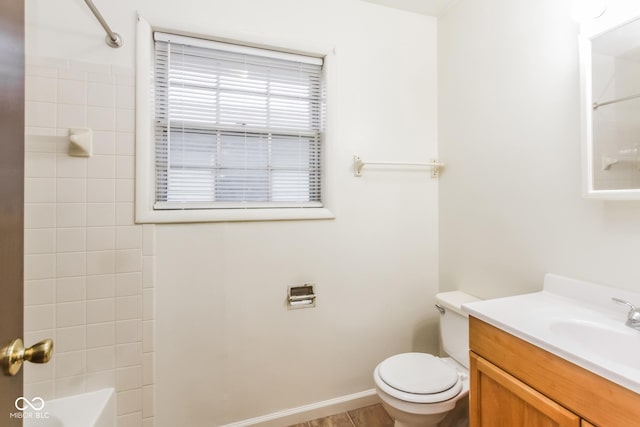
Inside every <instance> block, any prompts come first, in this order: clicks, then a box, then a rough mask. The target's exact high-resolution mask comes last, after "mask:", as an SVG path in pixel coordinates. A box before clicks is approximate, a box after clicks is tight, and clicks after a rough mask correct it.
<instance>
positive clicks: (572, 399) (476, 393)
mask: <svg viewBox="0 0 640 427" xmlns="http://www.w3.org/2000/svg"><path fill="white" fill-rule="evenodd" d="M469 341H470V342H469V344H470V349H471V353H470V362H471V364H470V381H471V383H470V392H469V399H470V414H469V420H470V427H516V426H517V427H596V426H597V427H631V426H640V395H639V394H637V393H634V392H632V391H630V390H628V389H626V388H624V387H622V386H619V385H617V384H615V383H613V382H611V381H609V380H607V379H604V378H602V377H600V376H598V375H596V374H594V373H592V372H590V371H587V370H586V369H583V368H581V367H579V366H577V365H574V364H573V363H571V362H568V361H566V360H565V359H562V358H560V357H558V356H555V355H553V354H551V353H549V352H547V351H546V350H543V349H541V348H539V347H537V346H535V345H532V344H529V343H528V342H526V341H523V340H521V339H519V338H516V337H515V336H513V335H511V334H509V333H507V332H504V331H502V330H501V329H498V328H496V327H494V326H491V325H489V324H488V323H485V322H483V321H481V320H479V319H477V318H474V317H469Z"/></svg>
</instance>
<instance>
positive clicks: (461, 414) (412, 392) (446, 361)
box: [373, 291, 477, 427]
mask: <svg viewBox="0 0 640 427" xmlns="http://www.w3.org/2000/svg"><path fill="white" fill-rule="evenodd" d="M436 300H437V302H438V304H437V307H438V309H439V310H440V312H441V319H440V334H441V336H442V342H443V347H444V350H445V351H446V352H447V353H448V354H449V355H450V356H451V357H437V356H434V355H431V354H428V353H402V354H397V355H394V356H391V357H389V358H387V359H385V360H384V361H382V362H380V363H379V364H378V366H376V368H375V370H374V373H373V379H374V382H375V387H376V392H377V394H378V397H379V398H380V400H381V401H382V405H383V406H384V408H385V409H386V410H387V412H388V413H389V415H390V416H391V417H392V418H393V419H394V420H395V424H394V426H395V427H435V426H437V425H438V423H440V422H441V421H442V420H444V419H445V417H446V418H447V423H446V424H447V425H456V426H467V425H468V411H467V409H466V408H467V405H466V404H465V405H458V403H459V401H461V400H463V399H468V395H469V357H468V350H469V348H468V347H469V346H468V339H469V328H468V324H467V322H468V319H467V315H466V314H465V313H464V312H463V311H462V307H461V306H462V304H464V303H467V302H472V301H477V298H475V297H473V296H471V295H467V294H464V293H462V292H459V291H455V292H445V293H441V294H438V295H436ZM463 403H465V402H463ZM456 407H460V408H463V410H456V411H454V409H455V408H456Z"/></svg>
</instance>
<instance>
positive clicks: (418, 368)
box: [378, 353, 459, 394]
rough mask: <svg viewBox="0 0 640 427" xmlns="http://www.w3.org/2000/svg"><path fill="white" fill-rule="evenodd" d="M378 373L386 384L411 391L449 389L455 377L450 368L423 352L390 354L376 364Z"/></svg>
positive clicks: (456, 375)
mask: <svg viewBox="0 0 640 427" xmlns="http://www.w3.org/2000/svg"><path fill="white" fill-rule="evenodd" d="M378 374H379V376H380V379H382V381H384V382H385V383H386V384H388V385H389V386H391V387H393V388H395V389H396V390H400V391H403V392H405V393H412V394H434V393H440V392H443V391H445V390H449V389H450V388H451V387H453V386H454V385H456V383H457V382H458V378H459V377H458V373H457V372H456V370H455V369H454V368H453V367H451V366H449V365H447V364H446V363H444V362H443V361H442V360H440V359H439V358H437V357H435V356H433V355H431V354H425V353H403V354H397V355H395V356H391V357H390V358H388V359H386V360H385V361H384V362H382V363H381V364H380V365H379V367H378Z"/></svg>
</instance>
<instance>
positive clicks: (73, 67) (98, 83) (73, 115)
mask: <svg viewBox="0 0 640 427" xmlns="http://www.w3.org/2000/svg"><path fill="white" fill-rule="evenodd" d="M134 81H135V80H134V70H132V69H125V68H118V67H112V66H110V65H99V64H88V63H81V62H76V61H72V60H69V61H68V60H60V59H49V58H35V57H28V58H27V67H26V117H25V123H26V129H25V135H26V137H25V146H26V147H25V149H26V152H25V315H24V317H25V323H24V324H25V341H26V343H27V345H31V344H33V343H34V342H36V341H38V340H40V339H43V338H52V339H54V341H55V356H54V358H53V359H52V361H51V362H50V363H49V364H46V365H33V364H27V365H26V366H25V373H24V375H25V377H24V383H25V395H27V396H31V397H33V396H41V397H42V398H44V399H45V400H47V399H53V398H58V397H64V396H68V395H73V394H78V393H83V392H85V391H92V390H97V389H101V388H105V387H114V388H115V389H116V392H117V395H116V396H117V399H116V402H117V408H118V409H117V411H118V412H117V414H118V427H151V426H153V415H154V386H153V378H154V341H153V336H154V281H155V279H154V271H155V268H154V262H155V257H154V254H155V242H154V230H153V226H152V225H144V226H141V225H136V224H134V216H133V202H134V164H135V161H134V160H135V157H134V154H135V134H134V122H135V119H134V118H135V104H134V100H135V96H134V93H135V88H134ZM70 128H88V129H91V130H92V132H93V155H92V156H91V157H89V158H80V157H70V156H69V155H68V154H67V147H68V134H69V129H70Z"/></svg>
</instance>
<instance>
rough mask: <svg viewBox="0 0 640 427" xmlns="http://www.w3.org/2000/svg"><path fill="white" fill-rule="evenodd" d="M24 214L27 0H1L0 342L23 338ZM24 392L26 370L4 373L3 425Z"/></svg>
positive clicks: (0, 384)
mask: <svg viewBox="0 0 640 427" xmlns="http://www.w3.org/2000/svg"><path fill="white" fill-rule="evenodd" d="M23 214H24V0H0V347H4V346H5V345H6V344H8V343H9V342H10V341H12V340H14V339H15V338H20V337H22V329H23V325H22V307H23V227H24V226H23V224H24V220H23ZM20 396H22V372H20V373H19V374H18V375H16V376H13V377H12V376H5V375H2V374H1V373H0V426H11V427H13V426H21V425H22V421H21V420H20V419H17V418H11V417H10V414H12V413H16V412H19V411H17V410H16V408H15V405H14V402H15V400H16V399H17V398H18V397H20Z"/></svg>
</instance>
